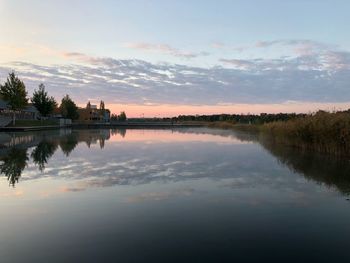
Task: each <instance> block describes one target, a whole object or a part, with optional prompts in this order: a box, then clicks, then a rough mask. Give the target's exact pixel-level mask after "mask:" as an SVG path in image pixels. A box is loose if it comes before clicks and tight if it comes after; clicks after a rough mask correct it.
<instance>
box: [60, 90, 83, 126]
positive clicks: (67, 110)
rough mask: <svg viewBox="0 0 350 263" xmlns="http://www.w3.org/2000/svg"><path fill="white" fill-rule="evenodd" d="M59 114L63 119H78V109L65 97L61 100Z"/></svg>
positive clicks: (67, 96)
mask: <svg viewBox="0 0 350 263" xmlns="http://www.w3.org/2000/svg"><path fill="white" fill-rule="evenodd" d="M60 111H61V114H62V116H63V117H64V118H68V119H72V120H76V119H78V118H79V113H78V107H77V105H76V104H75V103H74V101H73V100H72V99H71V98H70V97H69V95H66V96H64V97H63V98H62V101H61V106H60Z"/></svg>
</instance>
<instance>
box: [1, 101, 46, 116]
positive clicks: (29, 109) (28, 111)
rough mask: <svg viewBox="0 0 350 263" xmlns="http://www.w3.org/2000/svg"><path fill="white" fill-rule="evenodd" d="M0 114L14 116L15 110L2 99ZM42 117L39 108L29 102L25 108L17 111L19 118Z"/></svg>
mask: <svg viewBox="0 0 350 263" xmlns="http://www.w3.org/2000/svg"><path fill="white" fill-rule="evenodd" d="M0 116H5V117H12V116H13V111H12V110H10V107H9V105H8V103H7V102H6V101H4V100H3V99H0ZM39 118H40V113H39V111H38V110H37V108H36V107H35V106H34V105H33V104H31V103H29V104H28V105H27V106H26V107H25V108H23V109H21V110H18V111H16V119H17V120H37V119H39Z"/></svg>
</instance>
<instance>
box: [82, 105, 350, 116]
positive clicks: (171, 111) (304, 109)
mask: <svg viewBox="0 0 350 263" xmlns="http://www.w3.org/2000/svg"><path fill="white" fill-rule="evenodd" d="M82 106H83V107H85V104H84V105H82ZM106 108H109V109H110V110H111V112H112V113H114V114H119V113H120V112H121V111H125V112H126V115H127V117H129V118H142V117H174V116H178V115H197V114H198V115H210V114H222V113H226V114H247V113H252V114H259V113H262V112H264V113H280V112H284V113H292V112H295V113H310V112H315V111H317V110H327V111H335V110H346V109H349V108H350V102H344V103H318V102H286V103H281V104H229V105H176V104H160V105H140V104H109V103H107V102H106Z"/></svg>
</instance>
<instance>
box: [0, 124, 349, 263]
mask: <svg viewBox="0 0 350 263" xmlns="http://www.w3.org/2000/svg"><path fill="white" fill-rule="evenodd" d="M0 163H1V165H0V170H1V177H0V198H1V203H0V211H1V216H0V233H1V234H0V255H1V260H0V261H1V262H225V261H226V262H234V261H236V262H262V261H267V262H295V261H299V262H300V261H305V262H306V261H308V262H349V261H350V255H349V253H348V246H349V244H350V224H349V222H350V202H349V201H348V200H347V198H348V197H347V196H348V193H349V192H350V168H349V167H350V164H349V160H337V159H334V158H331V157H328V156H322V155H317V154H314V153H307V152H300V151H296V150H295V149H290V148H286V147H282V146H280V145H272V144H269V143H267V142H261V141H259V139H258V138H255V136H253V135H249V134H245V133H234V132H232V131H223V130H214V129H204V128H195V129H177V130H170V129H169V130H137V129H131V130H125V129H115V130H107V129H106V130H56V131H44V132H28V133H8V134H7V133H1V134H0Z"/></svg>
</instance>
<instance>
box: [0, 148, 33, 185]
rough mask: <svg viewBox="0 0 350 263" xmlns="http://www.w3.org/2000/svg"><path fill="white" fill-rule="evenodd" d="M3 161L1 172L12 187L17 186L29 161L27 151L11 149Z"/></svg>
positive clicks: (0, 165)
mask: <svg viewBox="0 0 350 263" xmlns="http://www.w3.org/2000/svg"><path fill="white" fill-rule="evenodd" d="M1 160H2V163H1V164H0V172H1V173H2V174H4V175H5V176H6V177H7V180H8V181H9V184H10V185H12V186H15V184H16V183H17V182H18V180H19V178H20V177H21V174H22V171H23V170H24V168H25V167H26V166H27V161H28V160H29V158H28V153H27V149H21V148H15V147H14V148H11V149H10V150H9V152H8V153H7V155H5V156H4V157H3V158H1Z"/></svg>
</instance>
